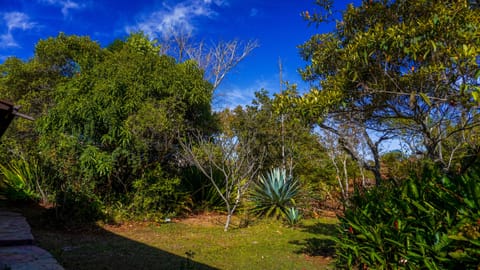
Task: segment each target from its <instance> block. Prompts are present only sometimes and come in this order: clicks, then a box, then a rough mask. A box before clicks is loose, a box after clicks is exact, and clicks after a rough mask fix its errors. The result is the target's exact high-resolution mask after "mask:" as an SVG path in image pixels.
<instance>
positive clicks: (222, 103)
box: [213, 80, 278, 111]
mask: <svg viewBox="0 0 480 270" xmlns="http://www.w3.org/2000/svg"><path fill="white" fill-rule="evenodd" d="M275 87H277V88H278V86H275V81H274V80H256V81H255V82H253V83H252V84H251V85H250V86H247V87H239V86H236V85H224V86H223V87H221V88H220V89H218V90H219V91H218V92H217V93H216V97H215V98H214V102H213V103H214V104H213V107H214V110H216V111H220V110H223V109H226V108H235V107H236V106H239V105H240V106H245V105H249V104H251V103H252V101H253V99H254V98H255V92H258V91H260V90H262V89H265V90H267V91H268V92H269V93H273V92H275V89H276V88H275Z"/></svg>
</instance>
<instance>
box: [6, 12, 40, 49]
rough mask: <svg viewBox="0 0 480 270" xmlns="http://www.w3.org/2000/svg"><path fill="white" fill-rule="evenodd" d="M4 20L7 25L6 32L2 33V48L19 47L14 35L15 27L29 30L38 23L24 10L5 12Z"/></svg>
mask: <svg viewBox="0 0 480 270" xmlns="http://www.w3.org/2000/svg"><path fill="white" fill-rule="evenodd" d="M3 21H4V22H5V25H6V27H7V29H6V32H4V33H3V34H1V35H0V48H11V47H19V45H18V43H17V42H16V41H15V38H14V37H13V34H12V31H13V30H15V29H20V30H23V31H25V30H28V29H32V28H34V27H35V26H36V25H37V24H36V23H35V22H32V21H31V20H30V18H29V17H28V15H27V14H25V13H22V12H7V13H4V14H3Z"/></svg>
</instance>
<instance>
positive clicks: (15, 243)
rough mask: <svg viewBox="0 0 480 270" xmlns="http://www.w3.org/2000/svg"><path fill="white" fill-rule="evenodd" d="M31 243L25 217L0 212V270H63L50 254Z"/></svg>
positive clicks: (32, 241) (31, 239)
mask: <svg viewBox="0 0 480 270" xmlns="http://www.w3.org/2000/svg"><path fill="white" fill-rule="evenodd" d="M33 243H34V238H33V235H32V233H31V230H30V225H28V223H27V220H26V219H25V217H23V215H22V214H20V213H15V212H10V211H5V210H0V270H3V269H9V270H63V267H62V266H60V265H59V264H58V262H57V260H56V259H55V258H54V257H53V256H52V255H51V254H50V253H48V252H47V251H46V250H44V249H41V248H39V247H37V246H34V245H33Z"/></svg>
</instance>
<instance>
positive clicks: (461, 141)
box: [277, 0, 480, 180]
mask: <svg viewBox="0 0 480 270" xmlns="http://www.w3.org/2000/svg"><path fill="white" fill-rule="evenodd" d="M320 2H322V1H320ZM320 2H319V3H320ZM323 2H329V1H323ZM327 4H328V3H327ZM326 7H327V9H328V8H330V7H329V6H328V5H327V6H326ZM304 16H305V18H306V19H307V20H309V21H310V22H312V23H321V22H322V20H324V19H325V18H327V17H326V16H312V15H310V14H308V13H306V14H304ZM479 30H480V14H479V13H478V10H475V9H474V6H471V5H469V2H468V1H462V0H458V1H411V0H398V1H387V0H381V1H362V4H361V5H360V6H358V7H354V6H353V5H350V6H349V7H348V8H347V9H346V10H345V11H344V12H343V13H342V17H341V20H339V21H337V26H336V28H335V30H333V31H332V32H329V33H325V34H317V35H314V36H312V37H311V38H310V40H308V41H307V42H305V43H304V44H303V45H301V46H300V53H301V55H302V57H303V58H304V60H306V61H308V65H307V66H306V67H305V68H303V69H302V70H301V74H302V76H303V79H304V80H305V81H308V82H310V83H311V84H312V85H313V87H312V89H311V90H310V92H308V93H307V94H305V95H304V96H301V97H300V96H298V95H297V96H288V95H283V96H279V98H278V100H277V103H278V106H280V107H289V106H291V105H292V104H294V105H295V108H297V109H298V110H300V111H301V112H302V113H303V115H304V116H305V117H307V118H308V119H310V120H311V121H314V122H317V123H318V124H319V126H320V127H322V128H323V129H325V130H329V131H331V132H334V133H336V134H337V135H339V137H340V139H341V141H342V144H343V146H344V148H345V149H346V150H347V151H348V152H349V153H350V154H351V155H352V156H353V157H354V158H355V159H360V158H361V157H360V156H359V155H358V153H357V152H356V150H355V145H352V144H350V143H349V142H348V141H347V140H346V139H347V138H348V137H349V136H348V134H347V133H345V132H342V131H341V130H342V129H343V130H345V126H348V128H347V129H351V128H355V129H357V130H358V131H359V134H361V135H362V137H363V140H365V141H366V142H367V144H368V146H369V149H370V154H369V156H370V158H373V159H374V161H375V164H371V163H370V164H369V163H367V162H364V163H363V164H364V166H365V168H367V169H370V170H372V171H373V172H374V173H375V174H376V176H377V180H379V177H380V174H379V170H380V161H379V157H380V155H379V145H380V144H381V143H382V142H383V141H385V140H388V139H391V138H398V139H400V140H403V141H404V142H408V144H409V146H410V148H411V149H410V152H411V153H423V154H424V155H425V156H426V157H428V158H430V159H432V160H434V161H436V162H437V163H438V164H440V165H441V166H442V167H443V168H444V169H445V170H446V171H454V170H464V168H462V162H461V160H463V159H465V158H467V157H466V156H465V155H464V154H461V153H472V152H473V153H474V154H473V155H470V154H469V157H468V158H476V157H477V156H478V149H479V148H478V144H477V143H476V141H477V140H476V138H477V136H478V129H477V126H478V124H479V123H480V122H479V120H480V119H479V117H478V113H479V107H478V102H479V94H480V88H479V76H480V68H479V60H478V57H479V55H480V36H479V35H478V32H479ZM460 148H461V149H462V151H460ZM463 164H464V165H466V164H467V163H463Z"/></svg>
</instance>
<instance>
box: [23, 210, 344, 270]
mask: <svg viewBox="0 0 480 270" xmlns="http://www.w3.org/2000/svg"><path fill="white" fill-rule="evenodd" d="M223 221H224V217H223V216H218V215H201V216H196V217H192V218H188V219H184V220H174V221H173V222H171V223H162V224H157V223H125V224H122V225H120V226H111V225H98V226H97V227H96V228H95V229H93V230H88V231H82V232H66V231H59V230H54V229H49V228H45V227H42V226H32V232H33V234H34V236H35V238H36V240H37V241H38V245H39V246H41V247H43V248H45V249H46V250H48V251H50V252H51V253H52V254H53V255H54V256H55V257H56V258H57V260H58V261H59V262H60V263H61V264H62V265H63V266H64V267H65V269H331V268H333V266H332V265H331V263H332V261H333V259H332V255H333V249H332V241H331V240H330V237H331V235H333V234H334V233H335V223H336V222H337V220H336V219H335V218H321V219H311V220H304V221H303V222H302V224H301V225H300V226H298V227H297V228H290V227H287V226H285V225H283V224H282V223H281V222H278V221H271V220H262V221H257V222H255V223H254V224H253V225H251V226H248V227H245V228H238V225H237V226H233V227H232V228H231V229H230V230H229V231H228V232H224V231H223ZM235 224H238V220H234V225H235Z"/></svg>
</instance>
